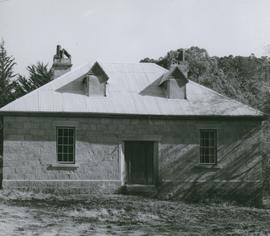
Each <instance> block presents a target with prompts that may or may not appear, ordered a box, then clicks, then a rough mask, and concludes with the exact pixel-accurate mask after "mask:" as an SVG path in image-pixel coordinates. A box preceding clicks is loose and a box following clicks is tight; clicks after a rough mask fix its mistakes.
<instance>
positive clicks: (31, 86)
mask: <svg viewBox="0 0 270 236" xmlns="http://www.w3.org/2000/svg"><path fill="white" fill-rule="evenodd" d="M27 71H28V72H29V77H28V78H26V77H24V76H22V75H19V76H18V78H17V81H16V89H15V91H16V96H17V97H20V96H22V95H24V94H26V93H29V92H31V91H33V90H35V89H37V88H39V87H40V86H42V85H44V84H46V83H48V82H50V81H51V80H52V70H51V69H48V64H43V63H41V62H38V63H37V64H36V65H30V66H28V67H27Z"/></svg>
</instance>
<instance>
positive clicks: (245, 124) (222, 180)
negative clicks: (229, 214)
mask: <svg viewBox="0 0 270 236" xmlns="http://www.w3.org/2000/svg"><path fill="white" fill-rule="evenodd" d="M60 125H63V126H74V127H75V128H76V156H75V160H76V165H77V166H75V167H74V168H70V169H69V168H67V169H66V168H64V169H61V168H60V169H59V168H54V167H53V166H52V164H54V163H56V127H57V126H60ZM205 128H214V129H217V136H218V137H217V138H218V153H217V156H218V165H217V166H202V165H199V134H200V133H199V132H200V129H205ZM125 140H152V141H156V142H158V162H159V175H158V177H159V185H158V197H160V198H173V199H184V200H202V199H208V198H213V197H214V198H223V199H228V200H236V201H238V200H239V201H244V202H257V201H259V200H260V199H261V195H262V183H263V178H262V155H261V147H260V142H261V133H260V121H256V120H244V119H242V120H232V119H230V120H229V119H226V120H225V119H224V120H220V119H218V120H215V119H211V120H205V119H203V120H198V119H197V120H189V119H186V120H183V119H182V120H175V119H174V120H173V119H142V118H141V119H139V118H129V119H128V118H93V117H92V118H91V117H84V118H75V117H69V118H63V117H37V116H30V117H19V116H16V117H15V116H14V117H11V116H10V117H4V163H3V165H4V167H3V172H4V176H3V187H4V188H22V189H37V190H45V189H47V190H50V191H51V190H53V191H60V190H62V189H65V190H66V191H68V192H117V191H118V190H119V188H120V186H121V185H122V184H123V180H122V173H123V169H122V168H121V166H122V162H123V160H122V159H123V142H124V141H125ZM47 190H46V191H47Z"/></svg>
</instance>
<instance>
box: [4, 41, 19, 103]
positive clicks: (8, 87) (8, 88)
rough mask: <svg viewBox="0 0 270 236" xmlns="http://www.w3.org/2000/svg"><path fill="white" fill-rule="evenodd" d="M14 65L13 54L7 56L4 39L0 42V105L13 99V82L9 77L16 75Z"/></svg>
mask: <svg viewBox="0 0 270 236" xmlns="http://www.w3.org/2000/svg"><path fill="white" fill-rule="evenodd" d="M15 65H16V62H15V59H14V57H13V56H8V55H7V51H6V49H5V42H4V40H2V41H1V43H0V107H2V106H4V105H6V104H7V103H9V102H10V101H11V100H13V98H14V97H13V89H14V87H13V85H14V84H13V82H12V81H11V79H12V78H13V77H15V76H16V74H15V73H14V71H13V68H14V66H15Z"/></svg>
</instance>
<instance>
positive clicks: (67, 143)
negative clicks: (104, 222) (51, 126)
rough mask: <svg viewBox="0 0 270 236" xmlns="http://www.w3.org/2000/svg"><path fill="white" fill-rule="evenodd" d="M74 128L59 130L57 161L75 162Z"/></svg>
mask: <svg viewBox="0 0 270 236" xmlns="http://www.w3.org/2000/svg"><path fill="white" fill-rule="evenodd" d="M74 134H75V132H74V128H57V160H58V161H60V162H74V145H75V142H74Z"/></svg>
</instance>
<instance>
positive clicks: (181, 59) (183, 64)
mask: <svg viewBox="0 0 270 236" xmlns="http://www.w3.org/2000/svg"><path fill="white" fill-rule="evenodd" d="M176 66H177V67H178V68H179V69H180V70H181V71H182V73H183V74H184V75H185V76H186V78H187V77H188V71H189V66H188V62H187V61H186V60H185V50H184V49H181V50H180V51H179V53H178V56H177V58H176V59H175V60H173V61H172V63H171V66H170V69H172V68H174V67H176Z"/></svg>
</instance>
